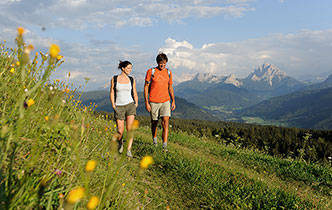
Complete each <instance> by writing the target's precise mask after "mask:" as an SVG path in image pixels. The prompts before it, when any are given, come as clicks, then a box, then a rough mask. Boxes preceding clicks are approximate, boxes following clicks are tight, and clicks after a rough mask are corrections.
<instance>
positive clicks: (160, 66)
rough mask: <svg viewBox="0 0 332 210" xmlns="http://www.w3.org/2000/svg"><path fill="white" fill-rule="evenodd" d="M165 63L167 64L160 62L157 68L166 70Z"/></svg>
mask: <svg viewBox="0 0 332 210" xmlns="http://www.w3.org/2000/svg"><path fill="white" fill-rule="evenodd" d="M166 63H167V61H160V62H159V63H158V68H159V69H161V70H163V69H164V68H166Z"/></svg>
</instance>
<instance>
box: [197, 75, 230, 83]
mask: <svg viewBox="0 0 332 210" xmlns="http://www.w3.org/2000/svg"><path fill="white" fill-rule="evenodd" d="M223 78H224V77H223V76H216V75H213V74H210V73H198V74H196V76H195V78H194V80H198V81H199V82H207V83H218V82H221V81H222V80H223Z"/></svg>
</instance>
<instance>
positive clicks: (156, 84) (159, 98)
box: [145, 68, 173, 103]
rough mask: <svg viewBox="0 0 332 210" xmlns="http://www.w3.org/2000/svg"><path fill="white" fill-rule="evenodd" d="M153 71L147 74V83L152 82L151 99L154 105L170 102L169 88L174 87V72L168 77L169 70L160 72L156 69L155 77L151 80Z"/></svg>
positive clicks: (150, 70)
mask: <svg viewBox="0 0 332 210" xmlns="http://www.w3.org/2000/svg"><path fill="white" fill-rule="evenodd" d="M151 74H152V69H149V70H148V71H147V72H146V76H145V81H146V82H151V84H150V93H149V99H150V102H153V103H164V102H166V101H169V100H170V96H169V90H168V86H169V85H172V83H173V81H172V72H170V75H168V70H167V69H163V70H159V69H158V68H155V71H154V74H153V77H152V78H151ZM151 79H152V81H150V80H151Z"/></svg>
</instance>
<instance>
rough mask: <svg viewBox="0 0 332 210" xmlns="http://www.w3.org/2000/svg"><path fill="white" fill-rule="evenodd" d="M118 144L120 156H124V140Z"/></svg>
mask: <svg viewBox="0 0 332 210" xmlns="http://www.w3.org/2000/svg"><path fill="white" fill-rule="evenodd" d="M118 144H119V145H118V151H119V153H120V154H122V152H123V141H122V139H121V140H119V142H118Z"/></svg>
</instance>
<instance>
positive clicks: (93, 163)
mask: <svg viewBox="0 0 332 210" xmlns="http://www.w3.org/2000/svg"><path fill="white" fill-rule="evenodd" d="M96 165H97V162H96V161H94V160H89V161H88V162H87V163H86V166H85V171H86V172H91V171H93V170H94V169H95V168H96Z"/></svg>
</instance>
